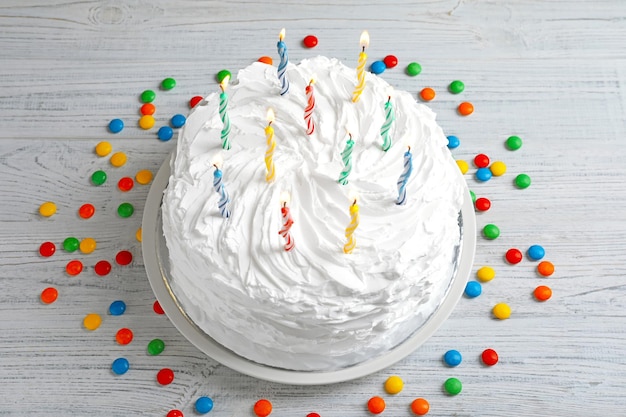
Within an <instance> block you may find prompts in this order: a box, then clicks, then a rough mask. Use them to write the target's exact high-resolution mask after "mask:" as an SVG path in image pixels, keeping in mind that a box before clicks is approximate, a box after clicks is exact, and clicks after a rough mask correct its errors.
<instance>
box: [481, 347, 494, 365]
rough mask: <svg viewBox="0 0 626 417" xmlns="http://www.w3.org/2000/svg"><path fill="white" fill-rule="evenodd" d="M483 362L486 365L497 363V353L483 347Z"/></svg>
mask: <svg viewBox="0 0 626 417" xmlns="http://www.w3.org/2000/svg"><path fill="white" fill-rule="evenodd" d="M481 359H482V360H483V363H484V364H485V365H487V366H493V365H495V364H496V363H498V353H497V352H496V351H495V350H493V349H485V350H484V351H483V353H482V355H481Z"/></svg>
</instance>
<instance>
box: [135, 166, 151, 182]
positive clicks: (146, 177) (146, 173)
mask: <svg viewBox="0 0 626 417" xmlns="http://www.w3.org/2000/svg"><path fill="white" fill-rule="evenodd" d="M135 179H136V180H137V182H138V183H139V184H142V185H146V184H149V183H150V181H152V172H151V171H150V170H148V169H142V170H141V171H139V172H137V174H136V175H135Z"/></svg>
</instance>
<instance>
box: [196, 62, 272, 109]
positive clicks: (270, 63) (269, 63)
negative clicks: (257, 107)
mask: <svg viewBox="0 0 626 417" xmlns="http://www.w3.org/2000/svg"><path fill="white" fill-rule="evenodd" d="M259 62H262V63H264V64H267V65H272V64H273V63H274V60H273V59H272V57H271V56H262V57H261V58H259ZM192 107H193V106H192Z"/></svg>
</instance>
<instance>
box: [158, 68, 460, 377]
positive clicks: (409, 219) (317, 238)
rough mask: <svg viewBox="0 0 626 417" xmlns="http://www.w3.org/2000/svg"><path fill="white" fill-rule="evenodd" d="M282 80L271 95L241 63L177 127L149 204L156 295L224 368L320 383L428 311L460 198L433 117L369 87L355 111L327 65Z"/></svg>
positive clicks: (446, 276)
mask: <svg viewBox="0 0 626 417" xmlns="http://www.w3.org/2000/svg"><path fill="white" fill-rule="evenodd" d="M286 77H287V79H288V81H289V91H288V92H287V93H285V94H282V95H281V88H283V89H284V86H283V87H281V83H280V82H279V79H278V78H277V71H276V67H274V66H272V65H267V64H265V63H261V62H256V63H253V64H252V65H250V66H249V67H247V68H245V69H243V70H241V71H239V73H238V74H237V76H236V79H235V80H234V82H233V83H232V85H231V86H230V87H224V92H223V93H222V94H219V93H218V92H216V93H214V94H211V95H209V96H208V97H206V98H205V100H204V101H202V102H201V103H200V104H198V105H197V106H196V107H195V108H194V109H193V110H192V112H191V114H190V115H189V117H188V119H187V123H186V125H185V126H184V128H183V129H182V130H181V132H180V135H179V137H178V143H177V149H176V152H175V154H174V156H173V158H172V160H171V176H170V179H169V184H168V186H167V189H166V190H165V192H164V196H163V204H162V217H163V233H164V235H165V239H166V242H167V248H168V252H169V263H170V265H171V270H170V271H169V273H170V277H171V282H170V285H171V288H172V291H173V292H174V294H175V295H176V297H177V299H178V300H179V302H180V304H181V305H182V307H183V309H184V310H185V312H186V314H187V315H188V316H189V318H190V319H191V320H193V322H194V323H196V325H198V326H199V327H200V328H201V329H203V330H204V331H205V332H206V333H207V334H208V335H209V336H210V337H211V338H213V339H214V340H215V341H217V342H218V343H220V344H222V345H223V346H225V347H226V348H228V349H230V350H232V351H233V352H235V353H236V354H238V355H240V356H243V357H245V358H247V359H249V360H252V361H255V362H258V363H262V364H265V365H269V366H273V367H278V368H284V369H292V370H315V371H320V370H334V369H339V368H343V367H348V366H350V365H354V364H357V363H360V362H363V361H365V360H367V359H370V358H373V357H376V356H377V355H380V354H382V353H384V352H387V351H389V350H390V349H392V348H394V347H395V346H397V345H398V344H400V343H401V342H402V341H404V340H405V339H406V338H407V337H409V336H410V335H411V334H412V333H413V332H414V331H415V330H416V329H418V328H420V326H422V325H423V324H424V322H425V321H426V320H427V319H428V317H429V316H431V315H432V314H433V312H434V311H435V310H436V309H437V307H438V305H439V304H440V302H441V300H442V299H443V298H444V297H445V294H446V291H447V290H448V288H449V286H450V283H451V279H452V278H451V277H452V276H453V275H454V264H455V257H456V256H457V255H458V251H459V244H460V239H461V237H460V234H461V232H460V227H459V210H460V208H461V205H462V202H463V199H464V196H465V191H464V190H465V187H464V182H463V180H462V178H461V175H460V172H459V170H458V168H457V167H456V165H455V163H454V161H453V160H452V157H451V155H450V152H449V151H448V149H447V146H446V145H447V139H446V137H445V136H444V134H443V131H442V129H441V128H440V127H439V126H438V125H437V123H436V121H435V114H434V113H433V112H432V111H431V110H430V109H429V108H428V107H426V106H425V105H422V104H420V103H417V102H416V100H415V99H414V98H413V97H412V96H411V94H409V93H408V92H404V91H398V90H394V89H393V88H391V87H390V85H389V84H388V83H387V82H385V81H384V80H383V79H381V78H380V77H378V76H376V75H373V74H370V73H367V74H365V79H364V83H365V88H364V89H363V91H362V93H361V94H360V97H358V100H357V101H356V102H354V101H353V100H352V98H353V93H354V90H355V85H356V84H357V75H356V72H355V69H351V68H348V67H347V66H345V65H343V64H342V63H341V62H339V61H338V60H335V59H329V58H326V57H316V58H312V59H306V60H304V61H302V62H301V63H299V64H297V65H294V64H289V65H288V66H287V68H286ZM312 79H314V80H315V82H314V83H311V80H312ZM308 86H312V87H314V88H313V89H312V90H313V91H311V90H308V91H307V90H306V88H307V87H308ZM307 93H308V94H307ZM313 100H314V105H313ZM226 101H228V103H226ZM388 102H389V105H387V103H388ZM389 107H391V108H392V110H393V113H389V112H388V110H389V111H391V110H390V109H389ZM220 108H221V110H220ZM268 109H272V110H273V112H274V113H275V119H274V121H273V122H272V123H271V124H270V123H269V122H268ZM305 109H306V110H307V111H306V113H307V116H310V117H308V118H307V119H308V120H307V121H305ZM226 111H227V117H226V118H225V113H226ZM393 114H395V117H392V115H393ZM270 120H271V119H270ZM228 124H229V125H230V132H228V129H227V127H228V126H227V125H228ZM270 128H271V129H270ZM224 132H226V135H224ZM348 132H349V133H348ZM381 132H382V134H381ZM225 136H226V137H225ZM350 142H351V143H350ZM386 147H388V149H387V150H386V151H385V150H383V148H386ZM228 148H230V149H228ZM286 195H288V197H287V196H286ZM398 203H401V204H398Z"/></svg>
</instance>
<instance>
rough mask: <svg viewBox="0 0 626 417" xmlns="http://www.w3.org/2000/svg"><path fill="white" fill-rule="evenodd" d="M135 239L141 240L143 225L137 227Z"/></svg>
mask: <svg viewBox="0 0 626 417" xmlns="http://www.w3.org/2000/svg"><path fill="white" fill-rule="evenodd" d="M135 239H137V241H139V242H141V227H140V228H139V229H137V232H136V233H135Z"/></svg>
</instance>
